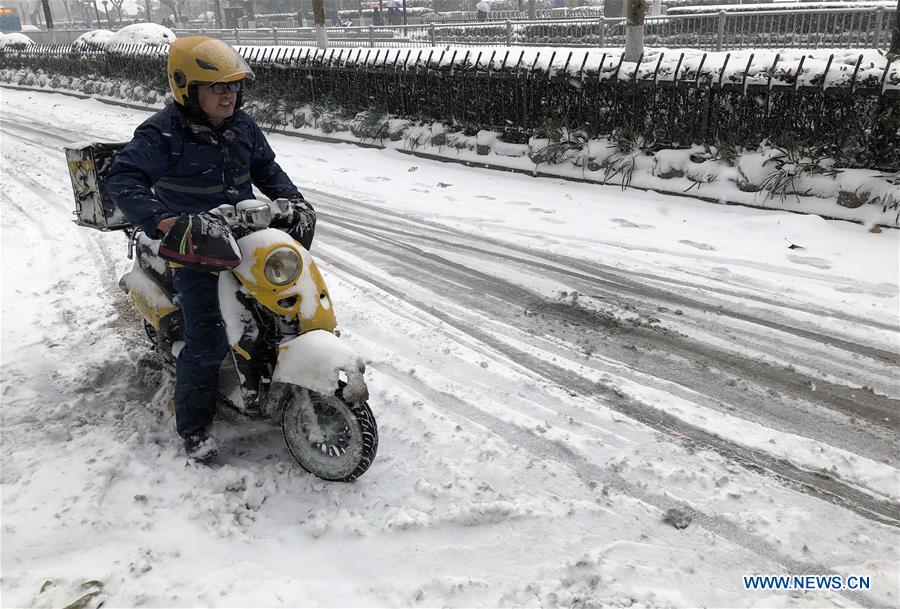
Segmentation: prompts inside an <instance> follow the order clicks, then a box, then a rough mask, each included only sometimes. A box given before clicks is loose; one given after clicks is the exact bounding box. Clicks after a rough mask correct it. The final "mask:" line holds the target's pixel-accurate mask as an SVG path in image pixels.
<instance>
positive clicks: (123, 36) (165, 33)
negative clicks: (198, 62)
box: [108, 23, 176, 46]
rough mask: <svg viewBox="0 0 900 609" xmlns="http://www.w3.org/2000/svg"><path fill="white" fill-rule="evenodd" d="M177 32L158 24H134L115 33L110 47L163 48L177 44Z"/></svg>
mask: <svg viewBox="0 0 900 609" xmlns="http://www.w3.org/2000/svg"><path fill="white" fill-rule="evenodd" d="M175 39H176V36H175V32H173V31H172V30H170V29H169V28H167V27H164V26H162V25H159V24H157V23H134V24H132V25H126V26H125V27H123V28H122V29H121V30H119V31H118V32H116V33H115V36H113V37H112V38H111V39H110V40H109V42H108V45H110V46H119V45H127V44H142V45H145V46H163V45H167V44H172V43H173V42H175Z"/></svg>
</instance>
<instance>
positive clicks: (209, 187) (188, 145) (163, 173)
mask: <svg viewBox="0 0 900 609" xmlns="http://www.w3.org/2000/svg"><path fill="white" fill-rule="evenodd" d="M167 76H168V80H169V88H170V90H171V92H172V96H173V98H174V103H172V104H170V105H168V106H167V107H166V108H165V109H163V110H161V111H160V112H158V113H156V114H154V115H153V116H152V117H150V118H149V119H147V120H146V121H145V122H144V123H143V124H141V125H140V126H139V127H138V128H137V129H136V130H135V133H134V138H133V139H132V140H131V142H129V144H128V145H127V146H126V147H125V148H124V149H122V150H121V151H120V152H119V153H118V154H117V155H116V157H115V162H114V164H113V166H112V168H111V169H110V172H109V175H108V180H107V188H108V192H109V195H110V196H111V198H112V199H113V201H114V202H115V204H116V205H117V206H118V207H119V208H120V209H121V210H122V212H123V213H124V214H125V217H126V218H127V219H128V221H129V222H130V223H131V224H133V225H134V226H135V227H138V228H140V229H141V230H143V231H144V232H145V233H146V234H147V235H150V236H151V237H154V238H161V239H164V244H166V243H176V244H177V243H179V242H180V243H181V244H182V250H183V249H184V248H183V244H184V242H185V240H186V239H187V237H188V236H189V233H190V232H191V231H192V229H193V230H196V226H201V227H203V228H204V229H206V228H208V231H207V234H206V235H205V237H206V238H208V239H207V240H208V241H209V243H211V244H212V247H211V248H210V250H209V251H207V252H205V254H206V256H205V257H204V260H205V261H206V262H209V261H210V260H209V259H210V257H212V258H213V259H214V258H215V256H216V255H217V254H216V251H217V247H216V245H217V246H218V251H222V250H223V249H224V250H228V248H227V247H224V248H223V247H222V243H216V240H217V239H219V238H220V237H223V235H222V227H221V225H218V224H216V223H215V222H209V221H208V218H206V217H204V216H200V215H199V214H203V212H208V211H210V210H212V209H214V208H216V207H218V206H220V205H223V204H230V205H234V204H236V203H238V202H239V201H242V200H246V199H252V198H253V189H252V187H253V186H256V187H257V188H258V189H259V190H260V191H261V192H262V193H263V194H264V195H266V196H267V197H269V198H270V199H273V200H274V199H277V198H284V199H289V200H290V202H291V206H292V208H293V216H292V219H291V220H290V225H289V226H286V227H284V228H285V230H286V231H287V232H288V233H289V234H290V235H291V236H292V237H293V238H294V239H296V240H297V241H299V242H300V243H301V244H302V245H303V246H304V247H306V248H307V249H308V248H309V247H310V246H311V244H312V240H313V235H314V232H315V224H316V215H315V211H314V210H313V208H312V206H311V205H310V204H309V203H308V202H306V201H305V200H304V198H303V195H301V194H300V192H299V191H298V190H297V187H296V186H294V184H293V182H291V180H290V178H289V177H288V176H287V174H285V173H284V171H282V169H281V167H279V166H278V164H277V163H276V162H275V153H274V152H273V151H272V148H271V147H270V146H269V143H268V141H267V140H266V137H265V135H264V134H263V133H262V131H261V130H260V128H259V127H258V126H257V125H256V123H255V122H254V121H253V119H252V118H251V117H250V116H249V115H248V114H247V113H245V112H244V111H243V110H241V109H240V107H241V103H242V101H243V93H244V90H245V88H246V86H247V85H248V84H249V83H250V82H252V81H253V79H254V75H253V71H252V70H251V69H250V66H249V65H248V64H247V63H246V61H244V59H243V58H242V57H241V56H240V55H239V54H238V53H237V52H236V51H235V50H234V49H233V48H231V47H230V46H229V45H227V44H225V43H224V42H221V41H220V40H216V39H213V38H208V37H205V36H191V37H188V38H180V39H178V40H177V41H176V42H174V43H173V44H172V46H171V47H170V49H169V59H168V66H167ZM226 229H227V227H226ZM223 238H228V239H230V235H225V236H224V237H223ZM176 249H177V248H176ZM162 251H163V249H161V250H160V252H161V253H162ZM182 253H183V252H182ZM171 259H177V260H182V259H181V258H177V256H176V257H175V258H171ZM190 260H192V259H191V258H190V256H188V257H185V258H184V259H183V261H185V262H186V264H173V265H172V266H173V282H174V285H175V289H176V290H177V292H178V296H179V299H180V306H181V309H182V311H183V314H184V348H183V349H182V350H181V352H180V353H179V355H178V359H177V363H176V367H175V374H176V381H175V422H176V431H177V432H178V434H179V435H180V436H181V437H182V438H183V440H184V447H185V450H186V452H187V454H188V456H189V457H190V458H191V459H193V460H195V461H198V462H208V461H209V460H211V459H212V458H214V457H215V456H216V454H217V448H216V445H215V442H214V441H213V439H212V438H211V437H210V433H209V432H210V426H211V425H212V421H213V417H214V415H215V409H216V402H217V386H218V375H219V366H220V365H221V363H222V360H223V359H224V358H225V356H226V355H227V354H228V352H229V345H228V340H227V337H226V332H225V326H224V323H223V321H222V316H221V313H220V310H219V300H218V291H217V277H216V275H215V274H214V273H211V272H209V270H208V269H209V265H208V264H206V265H193V264H191V263H190ZM212 265H213V266H215V260H212ZM222 268H227V262H225V261H223V262H222Z"/></svg>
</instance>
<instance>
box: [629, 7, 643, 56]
mask: <svg viewBox="0 0 900 609" xmlns="http://www.w3.org/2000/svg"><path fill="white" fill-rule="evenodd" d="M627 2H628V10H627V11H626V12H625V61H635V62H636V61H637V60H638V59H640V58H641V55H643V54H644V13H646V12H647V0H627Z"/></svg>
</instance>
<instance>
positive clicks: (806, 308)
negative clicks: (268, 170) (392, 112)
mask: <svg viewBox="0 0 900 609" xmlns="http://www.w3.org/2000/svg"><path fill="white" fill-rule="evenodd" d="M304 191H308V192H310V193H315V194H316V195H319V196H321V197H323V198H325V199H327V200H328V203H329V205H330V206H331V207H337V208H340V212H342V213H344V214H350V216H349V217H346V216H345V217H344V218H343V219H345V220H354V221H359V220H360V219H364V220H365V223H366V224H367V225H368V227H369V228H372V229H378V230H384V231H385V232H386V233H387V234H389V235H390V234H397V235H400V234H402V235H405V236H410V237H417V238H422V237H423V234H424V232H423V231H428V232H429V234H428V239H429V240H430V241H432V242H434V243H441V244H444V245H449V246H451V247H455V248H460V249H468V250H469V251H471V252H472V253H482V254H488V255H491V256H496V257H498V258H502V259H505V260H509V261H511V262H515V263H517V264H519V263H520V264H529V265H537V266H538V267H540V268H542V269H546V270H550V271H553V272H557V273H559V274H563V275H568V276H571V277H573V278H584V279H589V280H592V281H599V280H600V279H601V278H600V277H599V276H598V273H600V272H602V273H603V275H604V277H605V278H606V280H605V282H604V283H601V284H598V285H602V286H603V287H605V288H608V289H611V290H614V289H619V290H622V289H623V288H625V287H628V288H630V289H631V290H632V291H633V292H634V294H633V295H635V296H638V297H651V298H664V299H669V298H681V297H682V296H681V294H679V293H677V292H675V293H673V292H670V291H663V290H661V288H654V287H653V286H648V285H647V284H645V283H641V282H639V281H636V280H635V278H640V279H644V280H646V281H649V282H653V283H657V284H664V285H672V286H673V288H674V289H677V290H683V289H685V288H688V289H693V290H703V291H704V292H714V293H717V294H721V295H724V296H729V297H733V298H740V299H742V300H750V301H754V302H758V303H760V304H765V305H769V306H774V307H778V308H779V309H790V310H793V311H797V312H799V313H804V314H807V315H814V316H825V317H831V318H835V319H838V320H841V321H846V322H850V323H854V324H858V325H864V326H871V327H873V328H877V329H881V330H886V331H892V332H894V331H897V330H898V329H900V325H898V324H896V323H895V324H888V323H883V322H880V321H878V320H877V319H872V318H871V317H862V316H855V315H852V314H850V313H847V312H846V311H835V310H832V309H828V308H826V307H821V306H814V305H811V304H809V303H785V302H782V301H780V300H775V299H772V298H768V297H765V296H762V295H759V294H754V293H747V292H739V291H736V290H731V289H726V288H722V287H720V286H716V285H707V284H698V283H692V282H690V281H687V280H684V279H679V278H677V277H672V276H666V275H656V274H653V273H647V272H642V271H638V270H628V271H622V270H621V269H619V268H617V267H613V266H609V265H606V264H603V263H602V262H594V261H592V262H590V263H588V262H587V261H585V260H583V259H579V258H573V257H571V256H566V255H562V254H555V253H553V252H548V251H541V250H538V249H534V248H527V247H523V246H519V245H516V244H515V243H512V242H509V241H502V240H497V239H492V238H491V237H488V236H486V235H483V234H479V235H475V234H472V233H468V232H465V231H461V230H457V229H453V228H450V227H448V226H446V225H444V224H440V223H437V222H431V221H428V220H425V219H422V218H418V217H415V216H412V215H410V214H408V213H404V212H397V211H394V210H391V209H388V208H383V207H379V206H377V205H374V204H372V203H367V202H365V201H357V200H354V199H350V198H348V197H344V196H341V195H339V194H335V193H330V192H325V191H321V190H316V189H312V188H304ZM314 202H315V200H314ZM330 211H331V212H332V213H333V214H334V212H335V211H338V210H336V209H332V208H330ZM334 215H336V214H334ZM385 217H390V218H392V219H394V220H397V221H399V222H400V223H401V224H402V225H406V226H408V227H409V230H406V231H404V230H402V229H398V226H397V225H396V224H390V223H386V222H385ZM447 239H450V241H447ZM467 242H472V243H467ZM487 246H492V247H493V248H494V249H488V247H487ZM665 253H667V254H668V253H670V252H665ZM725 262H730V261H727V260H726V261H725ZM737 262H746V261H737ZM765 268H768V267H765ZM778 270H779V272H786V271H788V270H792V269H783V268H782V269H778ZM804 276H806V275H804ZM843 280H844V281H846V282H848V283H853V282H855V281H856V280H853V279H850V278H843ZM684 303H685V305H687V306H691V307H697V306H700V307H702V308H707V309H708V308H709V305H708V304H707V303H703V302H700V301H697V300H696V299H691V298H687V299H686V300H685V301H684ZM732 313H733V312H729V314H732ZM747 321H751V322H753V323H761V324H765V323H767V322H771V320H765V319H761V318H758V316H748V318H747ZM778 327H779V328H781V327H783V328H786V329H787V330H789V331H792V332H794V331H797V330H802V329H799V328H794V327H793V326H784V324H778ZM811 334H813V335H816V336H817V337H818V338H816V340H819V341H820V342H824V341H829V340H832V339H833V338H834V337H831V336H827V335H824V334H821V333H817V332H814V331H811ZM844 342H846V347H848V348H850V349H851V350H854V349H861V350H862V351H860V353H861V354H868V355H869V356H871V357H878V358H887V359H888V360H889V361H893V362H894V363H897V364H898V365H900V354H898V353H895V352H891V351H884V350H882V349H873V348H871V347H868V346H866V345H859V344H857V343H854V342H852V341H844Z"/></svg>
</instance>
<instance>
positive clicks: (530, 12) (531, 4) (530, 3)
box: [528, 0, 536, 20]
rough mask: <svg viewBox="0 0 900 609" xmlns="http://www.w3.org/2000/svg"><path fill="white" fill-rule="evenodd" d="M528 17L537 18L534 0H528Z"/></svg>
mask: <svg viewBox="0 0 900 609" xmlns="http://www.w3.org/2000/svg"><path fill="white" fill-rule="evenodd" d="M528 18H529V19H531V20H534V19H535V18H536V11H535V7H534V0H528Z"/></svg>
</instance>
